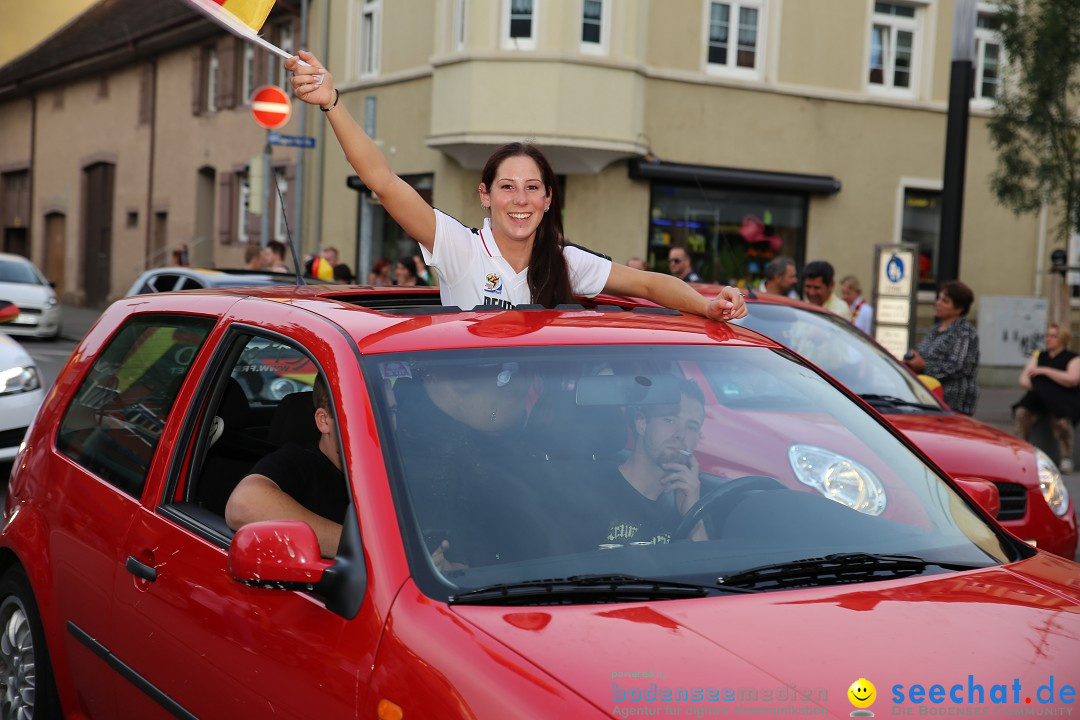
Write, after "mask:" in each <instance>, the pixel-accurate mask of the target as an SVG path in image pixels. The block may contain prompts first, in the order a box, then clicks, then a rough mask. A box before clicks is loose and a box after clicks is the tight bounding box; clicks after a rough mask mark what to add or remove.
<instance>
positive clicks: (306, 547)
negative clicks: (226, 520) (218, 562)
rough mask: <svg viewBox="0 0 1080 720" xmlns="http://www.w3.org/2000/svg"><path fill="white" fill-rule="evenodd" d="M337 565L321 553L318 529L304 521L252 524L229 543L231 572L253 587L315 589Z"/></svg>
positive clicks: (270, 521)
mask: <svg viewBox="0 0 1080 720" xmlns="http://www.w3.org/2000/svg"><path fill="white" fill-rule="evenodd" d="M333 564H334V563H333V561H332V560H325V559H323V557H322V556H321V555H320V554H319V538H318V537H317V536H316V535H315V530H313V529H312V527H311V526H310V525H308V524H307V523H306V522H302V521H300V520H264V521H261V522H254V523H250V524H248V525H245V526H243V527H242V528H240V529H239V530H237V531H236V534H235V535H234V536H233V539H232V542H231V543H230V544H229V574H230V575H232V577H233V579H234V580H236V581H238V582H241V583H244V584H245V585H251V586H253V587H261V588H268V589H275V590H307V591H311V590H313V589H314V588H315V585H316V584H318V583H319V581H321V580H322V578H323V573H324V572H325V571H326V569H327V568H329V567H330V566H331V565H333Z"/></svg>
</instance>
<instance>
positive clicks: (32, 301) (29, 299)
mask: <svg viewBox="0 0 1080 720" xmlns="http://www.w3.org/2000/svg"><path fill="white" fill-rule="evenodd" d="M55 295H56V293H55V291H54V290H53V289H52V288H50V287H48V286H46V285H31V284H30V283H12V282H0V300H7V301H8V302H13V303H15V304H16V305H20V306H21V305H44V304H45V303H46V302H47V301H48V300H49V298H51V297H55Z"/></svg>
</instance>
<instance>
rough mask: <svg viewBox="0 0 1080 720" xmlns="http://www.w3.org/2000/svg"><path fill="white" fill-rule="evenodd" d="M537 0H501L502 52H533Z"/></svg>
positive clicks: (534, 46) (534, 47)
mask: <svg viewBox="0 0 1080 720" xmlns="http://www.w3.org/2000/svg"><path fill="white" fill-rule="evenodd" d="M538 4H539V0H503V7H504V8H505V11H504V13H503V33H502V35H503V39H502V47H503V49H504V50H535V49H536V34H537V33H536V23H537V5H538Z"/></svg>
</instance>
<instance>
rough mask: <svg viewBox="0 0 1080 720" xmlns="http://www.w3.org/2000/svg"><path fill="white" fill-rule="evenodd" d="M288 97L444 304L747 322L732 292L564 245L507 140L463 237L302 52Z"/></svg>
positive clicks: (536, 161)
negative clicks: (399, 232) (401, 239)
mask: <svg viewBox="0 0 1080 720" xmlns="http://www.w3.org/2000/svg"><path fill="white" fill-rule="evenodd" d="M285 69H286V70H288V71H290V72H292V73H293V78H292V84H293V91H294V93H295V94H296V97H297V98H299V99H300V100H302V101H304V102H306V103H309V104H312V105H317V106H318V107H319V108H320V109H321V110H322V111H323V112H324V113H326V117H327V119H328V120H329V122H330V125H331V127H332V128H333V130H334V133H335V135H336V136H337V139H338V142H339V143H340V144H341V147H342V149H343V150H344V152H345V156H346V158H347V159H348V161H349V164H350V165H352V167H353V169H354V170H355V171H356V174H357V175H358V176H359V177H360V179H361V180H362V181H363V182H364V184H365V185H366V186H367V187H368V188H370V189H371V190H372V192H374V193H375V194H376V195H378V197H379V200H380V201H381V202H382V204H383V207H384V208H385V209H386V211H387V212H389V213H390V215H391V217H393V218H394V220H396V221H397V223H398V224H399V225H401V227H402V228H403V229H404V230H405V232H406V233H408V234H409V235H410V236H411V237H413V238H415V239H416V240H417V241H418V242H419V244H420V247H421V250H422V253H423V258H424V262H425V263H427V265H429V266H430V267H431V268H432V269H433V270H434V271H435V273H436V275H437V277H438V279H439V288H440V294H441V296H442V301H443V303H444V304H446V305H457V306H459V307H465V308H472V307H475V306H476V305H485V304H487V305H492V306H499V307H514V306H515V305H519V304H526V303H540V304H542V305H544V306H545V307H554V306H555V305H557V304H559V303H564V302H571V301H572V298H573V296H574V295H584V296H586V297H593V296H595V295H597V294H598V293H600V292H602V291H603V292H609V293H616V294H620V295H629V296H633V297H641V298H646V299H648V300H652V301H653V302H655V303H657V304H660V305H663V306H665V307H669V308H674V309H677V310H682V311H686V312H692V313H696V314H698V315H703V316H705V317H708V318H710V319H713V320H719V321H726V320H731V319H735V318H741V317H744V316H745V315H746V304H745V302H744V300H743V297H742V295H741V294H740V293H739V291H738V290H737V289H736V288H733V287H724V288H723V289H722V290H721V291H720V294H719V295H717V297H715V298H714V299H712V300H708V299H706V298H704V297H703V296H702V295H701V294H700V293H698V292H697V291H695V290H693V289H692V288H690V287H688V286H687V285H686V283H684V282H682V281H680V280H678V279H677V278H675V277H672V276H670V275H662V274H659V273H654V272H649V271H643V270H635V269H633V268H629V267H627V266H625V265H620V264H618V263H613V262H612V261H611V260H610V259H609V258H607V257H603V256H599V255H596V254H594V253H592V252H591V251H588V250H585V249H584V248H580V247H577V246H575V245H572V244H570V243H568V242H566V241H565V238H564V236H563V229H562V204H561V198H560V196H559V186H558V183H557V182H556V179H555V172H554V170H553V169H552V168H551V165H550V163H549V162H548V160H547V158H546V157H545V156H544V155H543V153H542V152H541V151H540V150H539V148H537V147H536V146H534V145H531V144H528V143H510V144H508V145H504V146H502V147H500V148H498V149H497V150H496V151H495V152H494V154H493V155H492V156H491V157H490V158H489V159H488V162H487V164H486V166H485V167H484V170H483V173H482V175H481V182H480V185H479V187H478V193H479V197H480V204H481V206H482V207H483V208H484V209H486V210H490V217H488V218H486V219H485V222H484V227H483V229H481V230H479V231H475V232H474V231H472V230H470V229H469V228H467V227H465V226H464V225H463V224H461V223H460V222H458V221H457V220H455V219H454V218H452V217H450V216H449V215H446V214H444V213H442V212H440V211H438V210H436V209H434V208H432V207H431V206H430V205H429V204H428V203H427V201H426V200H424V199H423V198H422V197H421V196H420V195H419V194H418V193H417V192H416V190H414V189H413V188H412V186H411V185H409V184H408V183H407V182H405V181H404V180H403V179H401V178H400V177H398V176H397V175H396V174H394V172H393V171H392V170H391V169H390V165H389V163H388V162H387V161H386V158H385V157H383V154H382V152H381V151H380V150H379V148H378V147H377V146H376V145H375V143H374V141H372V139H371V138H370V137H368V136H367V134H366V133H365V132H364V131H363V129H361V128H360V126H359V125H358V124H357V123H356V121H355V120H354V119H353V118H352V116H351V115H350V114H349V112H348V111H347V110H346V108H345V107H344V106H343V105H342V104H340V102H339V100H340V93H339V92H338V90H337V88H335V87H334V81H333V77H332V76H331V75H330V73H329V72H327V70H326V68H325V67H323V65H322V64H321V63H320V62H319V60H318V59H317V58H316V57H315V56H314V55H312V54H311V53H309V52H304V51H301V52H300V54H299V56H296V57H292V58H289V59H288V60H286V61H285Z"/></svg>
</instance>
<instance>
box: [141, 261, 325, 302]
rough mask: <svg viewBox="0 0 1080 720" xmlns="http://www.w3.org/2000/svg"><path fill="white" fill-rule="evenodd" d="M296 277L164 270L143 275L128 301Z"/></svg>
mask: <svg viewBox="0 0 1080 720" xmlns="http://www.w3.org/2000/svg"><path fill="white" fill-rule="evenodd" d="M304 282H306V283H308V284H318V285H325V284H326V281H324V280H315V279H313V278H310V277H305V278H304ZM295 284H296V275H294V274H292V273H280V272H270V271H267V270H237V269H221V270H214V269H210V268H193V267H178V266H169V267H160V268H153V269H151V270H147V271H145V272H143V273H142V274H141V275H139V277H137V278H136V279H135V282H134V283H133V284H132V286H131V289H129V290H128V291H127V297H131V296H132V295H148V294H150V293H159V292H176V291H178V290H204V289H218V288H228V287H259V286H265V285H295Z"/></svg>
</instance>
